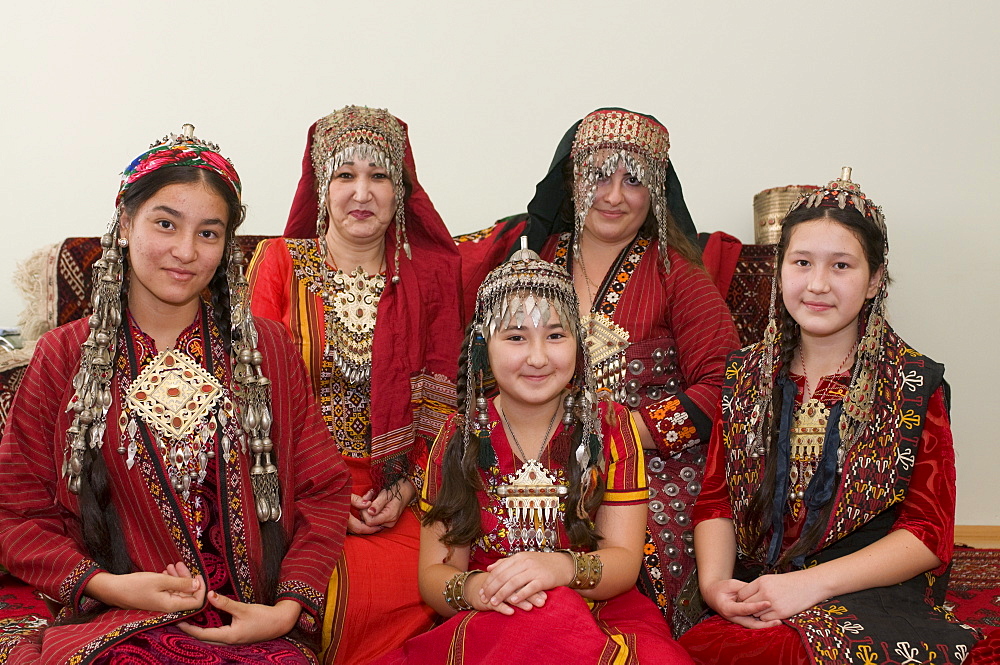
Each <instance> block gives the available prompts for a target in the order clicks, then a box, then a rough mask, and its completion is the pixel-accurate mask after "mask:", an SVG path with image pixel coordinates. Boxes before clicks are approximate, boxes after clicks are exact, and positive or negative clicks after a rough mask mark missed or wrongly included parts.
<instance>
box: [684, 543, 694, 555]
mask: <svg viewBox="0 0 1000 665" xmlns="http://www.w3.org/2000/svg"><path fill="white" fill-rule="evenodd" d="M684 553H685V554H687V555H688V556H694V545H688V546H687V547H685V548H684Z"/></svg>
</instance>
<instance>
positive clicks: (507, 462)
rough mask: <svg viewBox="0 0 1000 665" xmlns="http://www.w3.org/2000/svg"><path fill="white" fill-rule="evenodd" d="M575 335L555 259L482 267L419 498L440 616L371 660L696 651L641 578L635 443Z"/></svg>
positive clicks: (592, 658) (651, 658) (425, 554)
mask: <svg viewBox="0 0 1000 665" xmlns="http://www.w3.org/2000/svg"><path fill="white" fill-rule="evenodd" d="M581 332H582V331H581V328H580V323H579V312H578V303H577V298H576V292H575V290H574V288H573V282H572V278H571V277H570V276H569V274H568V273H567V272H566V271H565V270H563V269H562V268H560V267H558V266H555V265H553V264H550V263H547V262H545V261H542V260H540V259H539V258H538V255H537V254H535V253H534V252H531V251H530V250H522V251H521V252H518V253H517V254H515V255H514V257H513V258H512V260H511V261H508V262H507V263H505V264H503V265H501V266H500V267H499V268H497V269H495V270H494V271H492V272H491V273H490V274H489V275H488V276H487V277H486V279H485V281H484V282H483V284H482V286H481V287H480V289H479V293H478V297H477V301H476V310H475V314H474V319H473V322H472V326H471V328H470V332H469V334H468V338H467V340H466V346H465V349H466V350H465V352H464V353H463V357H462V358H461V359H460V360H459V367H460V370H459V372H460V374H459V382H458V385H459V396H458V403H459V408H458V412H457V413H456V414H454V415H452V416H451V417H450V418H449V420H448V422H447V423H446V425H445V426H444V428H443V429H442V431H441V434H440V435H439V436H438V438H437V441H436V442H435V444H434V447H433V449H432V451H431V454H430V464H429V466H428V472H427V481H426V482H425V483H424V488H423V494H422V508H423V509H424V510H425V511H426V514H425V518H424V526H423V532H422V534H421V547H420V591H421V594H422V595H423V597H424V599H425V601H426V602H427V603H428V604H430V605H431V606H432V607H433V608H434V609H435V610H437V611H438V613H439V614H441V615H442V616H445V617H450V620H448V621H447V622H445V623H444V624H443V625H442V626H439V627H438V628H436V629H434V630H433V631H431V632H429V633H425V634H424V635H421V636H418V637H416V638H413V639H411V640H409V641H408V642H407V643H406V644H405V645H404V647H403V648H402V649H399V650H397V651H396V652H394V653H392V654H389V655H388V656H387V657H386V658H385V659H384V660H382V661H379V662H380V663H403V662H410V663H433V662H445V660H446V659H448V658H451V659H452V660H448V662H457V663H529V662H530V663H565V662H572V663H604V662H616V663H617V662H621V663H640V662H641V663H689V662H690V660H689V659H688V657H687V656H686V655H685V654H684V652H683V650H682V649H680V647H679V646H678V645H677V643H676V642H674V641H673V640H671V639H670V637H669V629H668V627H667V625H666V622H665V621H664V620H663V617H662V615H660V613H659V612H658V611H657V609H656V606H655V605H654V604H653V603H652V601H650V600H649V599H648V598H646V597H645V596H643V595H642V594H641V593H640V592H639V591H638V590H637V589H636V587H635V580H636V577H637V575H638V573H639V566H640V564H641V560H642V547H643V532H644V523H645V510H646V509H645V504H646V500H647V488H646V478H645V472H644V466H643V453H642V448H641V447H640V445H639V443H638V435H637V433H636V429H635V425H634V423H633V422H632V419H631V416H630V415H629V412H628V410H627V409H625V408H624V407H621V406H619V405H617V404H612V403H610V402H608V401H602V402H600V403H599V404H598V403H597V400H596V399H595V397H594V392H593V385H592V377H593V372H592V371H591V363H590V359H589V353H587V352H586V351H585V346H584V345H583V344H582V340H583V336H582V334H581ZM491 380H495V383H496V388H497V393H498V394H497V395H496V396H495V397H493V398H491V399H487V398H486V397H485V395H484V385H488V384H489V383H491ZM501 637H502V639H501Z"/></svg>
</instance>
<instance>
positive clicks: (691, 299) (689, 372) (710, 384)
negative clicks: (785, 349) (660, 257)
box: [640, 250, 739, 455]
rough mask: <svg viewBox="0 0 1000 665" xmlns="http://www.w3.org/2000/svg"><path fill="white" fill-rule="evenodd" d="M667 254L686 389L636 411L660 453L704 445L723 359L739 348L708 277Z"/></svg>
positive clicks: (716, 400) (673, 320) (667, 282)
mask: <svg viewBox="0 0 1000 665" xmlns="http://www.w3.org/2000/svg"><path fill="white" fill-rule="evenodd" d="M669 252H670V262H671V267H672V268H671V271H670V274H669V275H667V276H666V279H665V281H664V284H663V286H664V288H665V289H666V290H667V292H668V302H669V303H670V305H669V325H670V329H671V331H672V332H673V334H674V339H675V340H676V343H677V356H678V358H677V362H678V365H679V369H680V372H681V375H682V376H683V377H684V381H685V384H686V385H687V388H686V389H685V390H684V392H680V393H677V394H675V395H670V396H667V397H665V398H664V399H662V400H659V401H656V402H652V403H650V404H648V405H646V406H645V407H643V408H642V409H640V413H641V414H642V419H643V422H644V423H645V424H646V427H647V428H649V431H650V433H651V434H652V435H653V440H654V441H655V442H656V445H657V448H658V450H659V452H660V454H661V455H675V454H677V453H679V452H681V451H683V450H685V449H687V448H690V447H691V446H695V445H698V444H699V443H704V442H706V441H708V439H709V436H710V435H711V430H712V419H713V418H714V417H715V411H716V408H717V405H718V403H719V395H720V392H721V389H722V377H723V372H724V369H725V362H726V355H727V354H728V353H729V352H730V351H733V350H734V349H737V348H739V337H738V336H737V334H736V326H735V325H734V324H733V317H732V314H730V312H729V307H727V306H726V302H725V301H724V300H723V299H722V296H721V295H719V291H718V289H716V288H715V284H713V283H712V279H711V277H709V276H708V273H706V272H705V271H704V270H702V269H701V268H699V267H697V266H693V265H691V264H690V263H689V262H688V261H686V260H685V259H684V258H683V257H682V256H681V255H680V254H678V253H677V252H676V251H674V250H669Z"/></svg>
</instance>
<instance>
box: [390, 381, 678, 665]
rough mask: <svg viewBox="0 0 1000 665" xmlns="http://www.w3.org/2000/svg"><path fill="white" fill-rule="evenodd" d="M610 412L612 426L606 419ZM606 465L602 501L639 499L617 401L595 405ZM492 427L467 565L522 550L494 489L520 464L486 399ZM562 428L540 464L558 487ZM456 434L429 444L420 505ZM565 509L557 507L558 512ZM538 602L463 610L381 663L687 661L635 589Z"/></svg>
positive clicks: (450, 429)
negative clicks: (492, 456)
mask: <svg viewBox="0 0 1000 665" xmlns="http://www.w3.org/2000/svg"><path fill="white" fill-rule="evenodd" d="M607 408H613V409H614V411H615V418H616V420H615V423H614V424H611V423H609V422H608V421H607V419H606V418H605V417H604V414H605V413H606V409H607ZM601 414H602V417H601V418H600V423H601V427H602V435H603V437H604V457H605V465H606V466H605V469H606V474H607V475H606V487H605V494H604V503H605V505H631V504H636V503H643V502H645V501H646V479H645V473H644V471H643V466H644V464H643V462H644V460H643V454H642V450H641V449H640V448H639V446H638V445H637V443H636V441H637V438H636V434H635V429H634V426H633V425H632V422H631V419H630V418H629V416H628V413H627V411H626V410H625V409H623V408H622V407H621V406H618V405H612V406H611V407H606V406H602V407H601ZM489 421H490V424H489V428H490V431H491V438H492V440H493V448H494V450H495V451H496V455H497V463H496V464H495V465H494V466H493V467H491V468H490V469H489V470H488V471H480V474H481V476H482V480H483V487H484V488H485V489H484V490H481V491H480V492H478V494H477V498H478V501H479V505H480V507H481V519H482V528H483V535H482V536H481V537H480V538H479V539H477V540H476V541H475V542H474V543H473V544H472V547H471V551H470V559H469V568H470V569H476V570H484V569H486V567H487V566H489V565H490V564H492V563H493V562H495V561H498V560H500V559H502V558H506V557H508V556H510V555H511V554H514V553H515V552H517V551H519V550H518V549H516V548H515V547H514V546H512V545H511V543H510V542H509V541H508V538H507V528H508V527H507V509H506V508H505V507H504V504H503V498H502V497H500V496H499V494H498V493H497V489H498V488H499V487H500V486H502V485H505V484H508V483H510V482H511V480H512V479H513V477H514V476H515V475H516V473H517V472H518V470H519V469H520V468H521V466H522V463H521V461H520V460H519V459H517V458H516V457H515V456H514V454H513V452H512V451H511V446H510V443H509V442H508V440H507V438H506V433H505V432H504V429H503V427H502V426H501V425H500V416H499V414H498V413H497V411H496V409H495V408H494V405H493V400H490V401H489ZM562 430H563V425H561V424H560V425H559V427H558V429H557V430H556V432H555V434H554V435H553V438H552V443H551V444H550V446H549V447H548V448H546V449H545V450H544V451H543V452H542V455H541V458H540V460H539V461H540V462H541V463H542V464H544V466H545V467H546V468H547V469H548V470H549V471H550V472H551V473H552V474H553V475H554V476H555V477H556V480H557V482H559V483H560V484H565V482H566V481H565V470H564V469H563V467H562V464H560V462H559V460H565V459H567V458H568V455H569V451H568V450H567V448H566V445H567V441H568V437H561V436H560V433H561V432H562ZM453 434H454V417H453V418H452V419H449V421H448V424H447V425H446V426H445V428H444V429H443V430H442V432H441V434H440V435H439V436H438V439H437V441H436V442H435V444H434V448H433V449H432V451H431V463H430V467H429V468H428V473H427V482H426V483H425V486H424V494H423V497H422V500H423V504H424V505H423V507H424V509H425V510H427V509H430V507H431V505H433V503H434V500H435V497H436V495H437V492H438V490H439V488H440V486H441V468H442V461H443V458H444V450H445V447H446V446H447V443H448V441H449V440H450V439H451V437H452V435H453ZM562 509H563V507H562V506H561V507H560V511H561V510H562ZM557 530H558V541H559V542H558V545H557V546H556V547H559V548H564V547H569V546H570V544H569V538H568V536H567V534H566V531H565V526H564V524H563V522H562V520H561V519H560V520H559V521H558V529H557ZM547 594H548V597H547V599H546V602H545V605H544V606H542V607H541V608H535V609H532V610H531V611H529V612H525V611H523V610H520V609H518V610H515V613H514V614H513V615H512V616H505V615H502V614H499V613H497V612H478V611H466V612H459V613H458V614H457V615H456V616H454V617H452V618H451V619H449V620H448V621H446V622H445V623H444V624H443V625H441V626H439V627H437V628H435V629H434V630H432V631H431V632H429V633H425V634H424V635H420V636H418V637H416V638H413V639H411V640H409V641H408V642H407V643H406V644H405V645H404V647H403V648H402V649H399V650H397V651H396V652H394V653H392V654H389V655H388V656H387V657H386V658H385V659H383V660H381V661H378V662H379V664H380V665H388V664H397V663H414V664H417V663H420V664H422V663H444V662H448V663H455V664H456V665H459V664H461V663H468V664H469V665H472V664H473V663H475V664H477V665H478V664H482V665H486V664H489V663H497V664H499V663H504V664H506V663H533V664H538V665H543V664H548V663H551V664H553V665H555V664H557V663H558V664H559V665H562V664H564V663H595V664H597V663H622V664H636V663H664V664H666V663H677V664H684V663H689V662H690V660H689V658H688V657H687V655H686V654H685V653H684V651H683V649H681V648H680V647H679V646H678V645H677V643H676V642H674V641H673V640H672V639H670V634H669V628H668V627H667V625H666V623H665V622H664V620H663V617H662V615H660V613H659V612H658V611H657V609H656V606H655V605H654V604H653V603H651V602H650V601H649V599H648V598H646V597H645V596H643V595H642V594H641V593H639V591H638V590H637V589H635V588H632V589H630V590H629V591H627V592H626V593H623V594H621V595H620V596H616V597H614V598H611V599H609V600H605V601H590V600H586V599H584V598H583V597H582V596H581V595H580V594H578V593H577V592H576V591H573V590H572V589H569V588H566V587H559V588H556V589H552V590H550V591H548V592H547Z"/></svg>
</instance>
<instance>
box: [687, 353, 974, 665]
mask: <svg viewBox="0 0 1000 665" xmlns="http://www.w3.org/2000/svg"><path fill="white" fill-rule="evenodd" d="M886 347H887V348H886V351H885V353H886V361H885V362H886V363H892V364H893V365H895V366H897V367H898V368H899V371H898V372H897V371H892V370H883V372H882V373H881V375H880V378H879V381H880V382H881V385H882V386H884V387H883V389H882V390H881V391H880V394H879V397H878V398H877V402H876V412H877V413H879V412H882V413H890V412H892V413H896V414H897V416H896V418H898V420H895V421H894V422H896V423H898V424H895V425H894V426H890V427H887V428H882V427H881V425H878V424H873V425H871V426H870V431H869V435H868V437H867V439H866V440H864V441H859V442H858V443H857V444H856V445H855V448H854V449H853V450H852V451H851V453H849V454H848V457H847V459H846V461H845V470H844V473H843V474H841V476H840V477H839V478H838V480H837V483H838V486H837V487H836V491H835V495H834V500H835V501H837V503H836V504H835V508H834V511H833V513H832V514H831V523H830V524H829V525H828V527H827V532H826V534H825V535H824V536H823V538H822V540H821V547H820V548H819V549H818V550H817V551H816V552H813V553H811V554H810V555H809V556H807V557H806V558H805V561H804V562H803V565H804V566H811V565H815V564H817V563H822V562H824V561H828V560H831V559H834V558H837V557H840V556H844V555H846V554H849V553H851V552H854V551H857V550H859V549H861V548H863V547H865V546H866V545H868V544H870V543H872V542H874V541H876V540H878V539H879V538H881V537H883V536H884V535H886V534H887V533H889V532H891V531H895V530H897V529H906V530H908V531H910V532H911V533H912V534H913V535H914V536H916V537H917V538H918V539H920V541H921V542H922V543H924V544H925V545H926V546H927V548H928V549H929V550H931V551H932V552H933V553H934V554H935V555H936V556H937V557H938V558H939V559H941V560H942V561H943V562H944V564H943V565H942V566H941V567H939V568H938V569H936V570H933V571H930V572H929V573H926V574H921V575H918V576H917V577H915V578H913V579H912V580H909V581H907V582H903V583H902V584H897V585H893V586H890V587H881V588H875V589H867V590H864V591H859V592H856V593H851V594H845V595H843V596H841V597H838V598H831V599H829V600H827V601H824V602H822V603H820V604H818V605H816V606H815V607H813V608H811V609H809V610H806V611H804V612H801V613H799V614H796V615H794V616H793V617H790V618H789V619H787V620H785V623H784V625H781V626H778V627H775V628H769V629H761V630H750V629H747V628H743V627H742V626H739V625H737V624H734V623H731V622H729V621H727V620H725V619H723V618H722V617H719V616H713V617H711V618H708V619H706V620H705V621H703V622H702V623H700V624H698V625H697V626H695V627H694V628H692V629H691V630H690V631H689V632H687V633H686V634H685V635H684V636H683V637H682V638H681V640H680V641H681V644H683V645H684V647H685V648H687V649H688V651H689V653H691V654H692V656H693V657H694V659H695V661H696V662H698V663H706V664H707V663H747V664H748V665H751V664H753V665H756V664H761V665H763V664H765V663H766V664H767V665H782V664H793V663H794V664H809V663H831V664H832V663H845V662H858V663H879V665H882V664H890V665H892V664H900V663H917V662H934V663H941V664H944V663H960V662H962V660H963V659H964V658H965V656H966V655H967V654H968V652H969V650H970V648H971V645H972V644H973V643H974V642H975V640H976V632H975V631H974V630H973V629H971V628H969V627H968V626H961V625H959V624H957V623H956V622H955V620H954V617H952V616H951V615H949V614H948V613H947V612H946V611H944V610H943V609H942V607H941V602H942V601H943V596H944V589H945V587H946V586H947V568H948V562H949V561H950V560H951V555H952V544H953V535H954V510H955V453H954V448H953V445H952V436H951V427H950V421H949V417H948V410H947V406H946V403H945V390H944V387H943V386H944V384H942V383H941V374H940V370H941V369H943V368H941V367H940V365H937V364H936V363H934V362H933V361H931V360H929V359H927V358H924V357H923V356H920V355H919V354H917V353H916V352H915V351H913V350H912V349H909V348H908V347H906V346H905V344H904V343H903V342H902V341H901V340H899V338H898V337H896V336H895V335H894V334H889V335H887V344H886ZM759 350H760V345H757V346H755V347H751V349H750V350H749V351H748V350H743V351H740V352H737V353H736V354H733V356H731V357H730V360H729V364H728V365H727V377H728V378H727V383H726V387H725V389H724V391H723V412H722V414H721V415H720V417H719V418H718V420H717V422H716V425H715V429H714V431H713V435H712V441H711V444H710V446H709V460H708V465H707V468H706V478H705V488H704V491H703V492H702V494H701V496H700V497H699V500H698V503H697V504H696V506H695V511H694V519H695V523H700V522H702V521H704V520H708V519H715V518H728V519H734V520H735V526H736V532H737V541H738V543H739V547H740V549H739V552H740V553H739V554H738V556H737V562H736V567H737V571H740V570H744V571H747V572H746V573H745V574H743V575H741V576H740V578H741V579H751V578H752V577H753V576H754V575H756V574H759V571H760V568H761V562H760V560H759V556H760V554H759V553H754V554H753V555H750V554H748V550H749V548H748V546H747V544H746V539H745V538H744V534H745V531H744V529H743V528H742V522H741V517H742V514H743V513H742V510H743V509H745V505H746V503H747V497H749V496H750V495H752V492H753V490H754V489H755V487H756V485H754V486H753V487H748V486H747V484H748V481H749V479H754V478H757V477H758V476H757V475H755V474H757V473H758V471H757V469H758V466H759V465H760V464H762V462H761V461H759V460H757V459H753V458H749V457H746V456H744V455H743V454H742V452H741V450H742V446H743V444H744V443H745V439H744V438H743V434H742V432H744V431H745V429H746V428H745V427H744V423H745V422H746V420H747V415H748V411H747V410H746V406H747V405H746V402H745V399H743V398H744V397H745V395H742V394H741V393H740V391H739V390H738V389H737V388H734V386H736V387H739V386H748V385H756V384H755V380H754V378H753V377H754V375H755V372H758V371H759V369H758V366H757V359H758V356H759ZM790 378H791V379H792V380H793V381H794V384H795V392H796V397H795V406H796V407H799V406H801V399H802V397H801V396H802V390H803V384H804V379H803V378H802V377H799V376H795V375H794V374H792V375H790ZM849 383H850V376H849V374H846V373H844V374H840V375H835V376H828V377H824V378H823V379H821V381H820V383H819V385H818V386H817V389H816V393H815V395H814V397H815V399H817V400H819V402H821V403H822V404H823V405H824V407H825V408H827V409H830V410H833V408H834V407H835V406H836V405H837V404H839V403H840V402H842V401H843V398H844V396H845V394H846V391H847V387H848V385H849ZM879 420H885V419H884V418H883V419H878V418H877V419H876V420H875V421H874V423H879ZM831 426H832V425H831ZM793 450H794V446H793ZM797 465H798V466H797ZM808 466H809V465H808V464H805V465H802V463H801V462H796V454H795V453H793V454H792V460H791V465H790V466H789V469H790V473H792V474H796V473H800V472H801V471H803V470H804V469H806V468H807V467H808ZM803 475H804V476H805V480H806V482H805V484H806V485H808V476H809V475H810V472H809V471H805V473H804V474H803ZM800 477H801V476H800ZM789 486H790V488H791V489H795V482H794V480H793V481H790V483H789ZM786 503H787V505H786V506H785V518H784V534H783V537H782V545H781V549H782V551H784V550H785V549H786V548H788V547H789V546H791V545H792V544H793V543H794V542H795V540H796V539H797V538H798V536H799V534H800V532H801V531H802V527H803V525H804V523H805V521H806V519H807V510H806V508H805V507H804V506H803V502H802V501H801V500H797V499H791V498H790V499H788V500H787V502H786ZM752 570H756V571H757V572H756V573H754V572H750V571H752Z"/></svg>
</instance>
